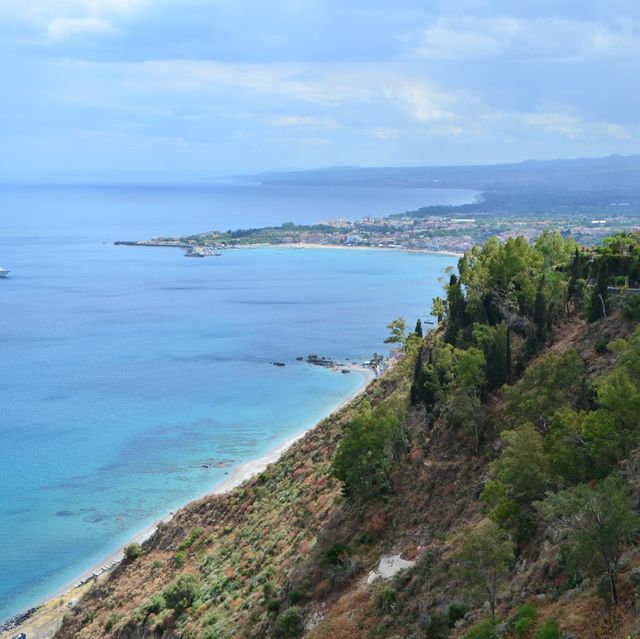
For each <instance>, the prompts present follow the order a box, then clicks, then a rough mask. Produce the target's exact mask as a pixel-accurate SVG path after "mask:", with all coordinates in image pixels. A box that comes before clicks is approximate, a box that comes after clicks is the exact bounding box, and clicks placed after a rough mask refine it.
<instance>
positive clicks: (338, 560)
mask: <svg viewBox="0 0 640 639" xmlns="http://www.w3.org/2000/svg"><path fill="white" fill-rule="evenodd" d="M348 556H349V549H348V548H347V546H345V545H344V544H333V546H331V548H329V550H327V554H326V557H327V562H328V563H329V564H331V565H332V566H344V564H345V560H346V559H347V557H348Z"/></svg>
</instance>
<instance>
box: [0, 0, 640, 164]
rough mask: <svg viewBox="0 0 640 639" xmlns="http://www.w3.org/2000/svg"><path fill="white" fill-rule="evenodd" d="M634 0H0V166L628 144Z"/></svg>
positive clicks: (365, 156) (457, 156)
mask: <svg viewBox="0 0 640 639" xmlns="http://www.w3.org/2000/svg"><path fill="white" fill-rule="evenodd" d="M638 60H640V2H638V0H607V1H606V2H605V1H600V0H579V1H577V0H562V1H561V2H558V0H482V1H480V0H477V1H472V0H447V1H445V0H394V1H393V2H391V1H389V0H385V1H380V0H340V1H338V0H252V1H250V0H0V87H1V88H0V175H11V174H34V175H36V174H42V173H47V172H55V171H69V172H74V171H78V172H80V171H95V172H103V173H108V172H113V171H129V170H131V171H143V170H151V171H153V170H157V171H212V172H216V171H217V172H225V171H231V172H234V171H246V172H251V171H258V170H282V169H304V168H311V167H319V166H336V165H360V166H391V165H393V166H401V165H406V166H415V165H441V164H488V163H499V162H513V161H520V160H525V159H531V158H535V159H548V158H557V157H581V156H593V157H595V156H604V155H609V154H612V153H620V154H633V153H639V152H640V64H639V63H638Z"/></svg>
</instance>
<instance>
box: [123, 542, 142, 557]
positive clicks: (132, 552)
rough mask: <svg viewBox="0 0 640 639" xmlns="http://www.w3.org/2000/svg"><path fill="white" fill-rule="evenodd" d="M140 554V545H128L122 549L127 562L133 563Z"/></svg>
mask: <svg viewBox="0 0 640 639" xmlns="http://www.w3.org/2000/svg"><path fill="white" fill-rule="evenodd" d="M141 554H142V546H140V544H136V543H133V544H129V545H128V546H125V547H124V556H125V558H126V559H128V560H129V561H133V560H134V559H137V558H138V557H139V556H140V555H141Z"/></svg>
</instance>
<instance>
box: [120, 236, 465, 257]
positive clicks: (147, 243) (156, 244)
mask: <svg viewBox="0 0 640 639" xmlns="http://www.w3.org/2000/svg"><path fill="white" fill-rule="evenodd" d="M114 245H115V246H137V247H146V248H179V249H183V250H184V249H186V248H190V247H191V245H189V244H182V243H178V242H171V243H169V242H161V241H154V240H139V241H137V242H136V241H125V240H118V241H116V242H114ZM216 248H217V249H219V250H221V251H231V250H244V249H264V248H273V249H296V250H301V249H335V250H339V251H343V250H344V251H398V252H401V253H426V254H427V255H448V256H449V257H462V256H463V255H464V253H458V252H455V251H438V250H435V249H417V248H407V247H404V246H365V245H348V244H313V243H310V242H297V243H296V242H292V243H283V244H234V245H231V246H219V247H216ZM203 257H204V256H203Z"/></svg>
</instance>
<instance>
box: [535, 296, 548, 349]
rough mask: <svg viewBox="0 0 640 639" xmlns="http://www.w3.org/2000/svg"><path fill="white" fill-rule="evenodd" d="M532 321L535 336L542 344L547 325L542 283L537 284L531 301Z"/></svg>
mask: <svg viewBox="0 0 640 639" xmlns="http://www.w3.org/2000/svg"><path fill="white" fill-rule="evenodd" d="M533 323H534V324H535V325H536V337H537V338H538V341H539V342H540V343H541V344H542V343H544V339H545V332H546V326H547V305H546V304H545V300H544V292H543V291H542V283H541V284H540V285H539V286H538V290H537V291H536V297H535V301H534V303H533Z"/></svg>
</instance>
